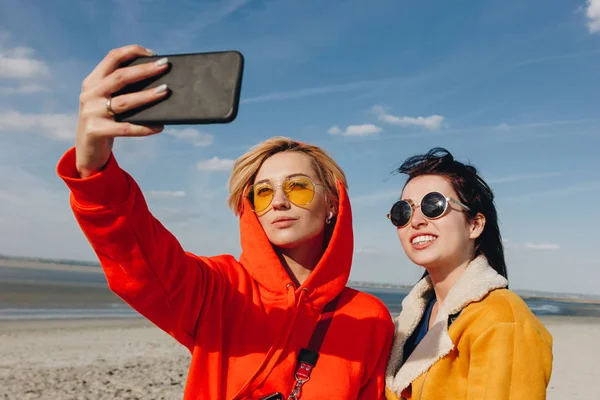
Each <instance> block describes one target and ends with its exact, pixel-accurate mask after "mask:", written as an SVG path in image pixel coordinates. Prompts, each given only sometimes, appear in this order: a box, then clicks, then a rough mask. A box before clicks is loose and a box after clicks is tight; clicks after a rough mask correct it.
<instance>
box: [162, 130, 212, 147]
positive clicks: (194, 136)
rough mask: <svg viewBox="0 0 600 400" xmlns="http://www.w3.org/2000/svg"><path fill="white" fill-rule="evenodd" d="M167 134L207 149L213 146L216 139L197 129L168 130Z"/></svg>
mask: <svg viewBox="0 0 600 400" xmlns="http://www.w3.org/2000/svg"><path fill="white" fill-rule="evenodd" d="M164 133H165V134H167V135H169V136H173V137H174V138H177V139H178V140H181V141H183V142H187V143H190V144H192V145H194V146H196V147H206V146H210V145H211V144H213V141H214V138H213V135H211V134H210V133H206V132H202V131H199V130H198V129H195V128H185V129H173V128H171V129H166V130H165V131H164Z"/></svg>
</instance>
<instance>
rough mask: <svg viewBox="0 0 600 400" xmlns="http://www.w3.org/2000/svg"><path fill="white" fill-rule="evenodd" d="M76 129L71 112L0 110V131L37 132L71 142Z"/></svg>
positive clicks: (74, 117) (75, 122)
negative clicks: (25, 112)
mask: <svg viewBox="0 0 600 400" xmlns="http://www.w3.org/2000/svg"><path fill="white" fill-rule="evenodd" d="M76 129H77V116H76V115H74V114H72V115H68V114H22V113H20V112H18V111H4V112H0V132H8V133H16V132H29V133H39V134H42V135H44V136H47V137H49V138H51V139H54V140H60V141H69V142H72V141H73V139H74V138H75V131H76Z"/></svg>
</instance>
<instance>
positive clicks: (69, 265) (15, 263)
mask: <svg viewBox="0 0 600 400" xmlns="http://www.w3.org/2000/svg"><path fill="white" fill-rule="evenodd" d="M2 267H5V268H19V269H33V270H51V271H61V272H79V273H90V274H103V271H102V269H101V266H100V264H99V263H98V262H93V261H79V260H69V259H44V258H34V257H15V256H7V255H2V254H0V268H2ZM348 286H350V287H354V288H364V289H391V290H404V291H408V290H410V289H411V287H412V286H409V285H401V284H391V283H381V282H365V281H349V282H348ZM514 291H515V293H517V294H519V295H520V296H521V297H523V298H528V299H541V300H544V299H545V300H553V301H568V302H572V303H587V304H600V294H599V295H590V294H578V293H552V292H542V291H540V292H538V293H536V292H535V291H531V290H526V289H525V290H519V289H515V290H514Z"/></svg>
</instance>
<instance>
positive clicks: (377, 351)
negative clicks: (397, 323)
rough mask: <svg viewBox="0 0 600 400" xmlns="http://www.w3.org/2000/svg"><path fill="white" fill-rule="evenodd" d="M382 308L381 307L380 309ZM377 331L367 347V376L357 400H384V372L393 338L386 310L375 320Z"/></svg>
mask: <svg viewBox="0 0 600 400" xmlns="http://www.w3.org/2000/svg"><path fill="white" fill-rule="evenodd" d="M382 308H383V307H382ZM377 324H378V327H377V328H378V329H376V331H375V337H374V338H373V340H372V341H371V343H372V346H369V349H370V354H371V355H372V358H371V359H370V360H369V361H368V362H367V368H368V371H369V373H370V374H369V375H368V378H367V381H366V383H365V384H363V386H362V387H361V388H360V392H359V394H358V399H357V400H362V399H365V400H366V399H381V400H385V398H386V397H385V370H386V367H387V362H388V359H389V356H390V350H391V348H392V340H393V338H394V331H395V327H394V322H393V321H392V318H391V316H390V314H389V312H388V310H387V308H384V309H383V310H382V313H381V314H380V316H379V319H378V320H377Z"/></svg>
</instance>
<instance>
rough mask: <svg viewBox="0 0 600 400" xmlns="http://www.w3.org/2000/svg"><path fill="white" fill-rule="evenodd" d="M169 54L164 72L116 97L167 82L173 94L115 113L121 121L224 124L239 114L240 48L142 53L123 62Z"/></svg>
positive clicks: (116, 94) (152, 58)
mask: <svg viewBox="0 0 600 400" xmlns="http://www.w3.org/2000/svg"><path fill="white" fill-rule="evenodd" d="M163 57H168V58H169V67H168V68H167V70H166V71H165V72H164V73H162V74H161V75H157V76H154V77H151V78H148V79H145V80H142V81H138V82H135V83H132V84H129V85H127V86H125V87H124V88H123V89H121V90H120V91H118V92H117V93H114V94H113V97H115V96H118V95H121V94H126V93H132V92H137V91H140V90H145V89H150V88H154V87H157V86H159V85H162V84H167V87H168V88H169V94H168V95H167V97H166V98H163V99H161V100H159V101H157V102H154V103H150V104H146V105H144V106H141V107H138V108H135V109H132V110H129V111H126V112H123V113H120V114H117V115H115V120H116V121H117V122H130V123H133V124H139V125H183V124H185V125H191V124H224V123H229V122H232V121H233V120H235V118H236V117H237V114H238V108H239V102H240V93H241V86H242V75H243V70H244V56H243V55H242V54H241V53H240V52H239V51H233V50H232V51H218V52H209V53H190V54H168V55H159V56H149V57H139V58H136V59H135V60H133V61H130V62H128V63H125V64H123V65H122V66H123V67H125V66H132V65H137V64H141V63H147V62H152V61H156V60H158V59H160V58H163Z"/></svg>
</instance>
